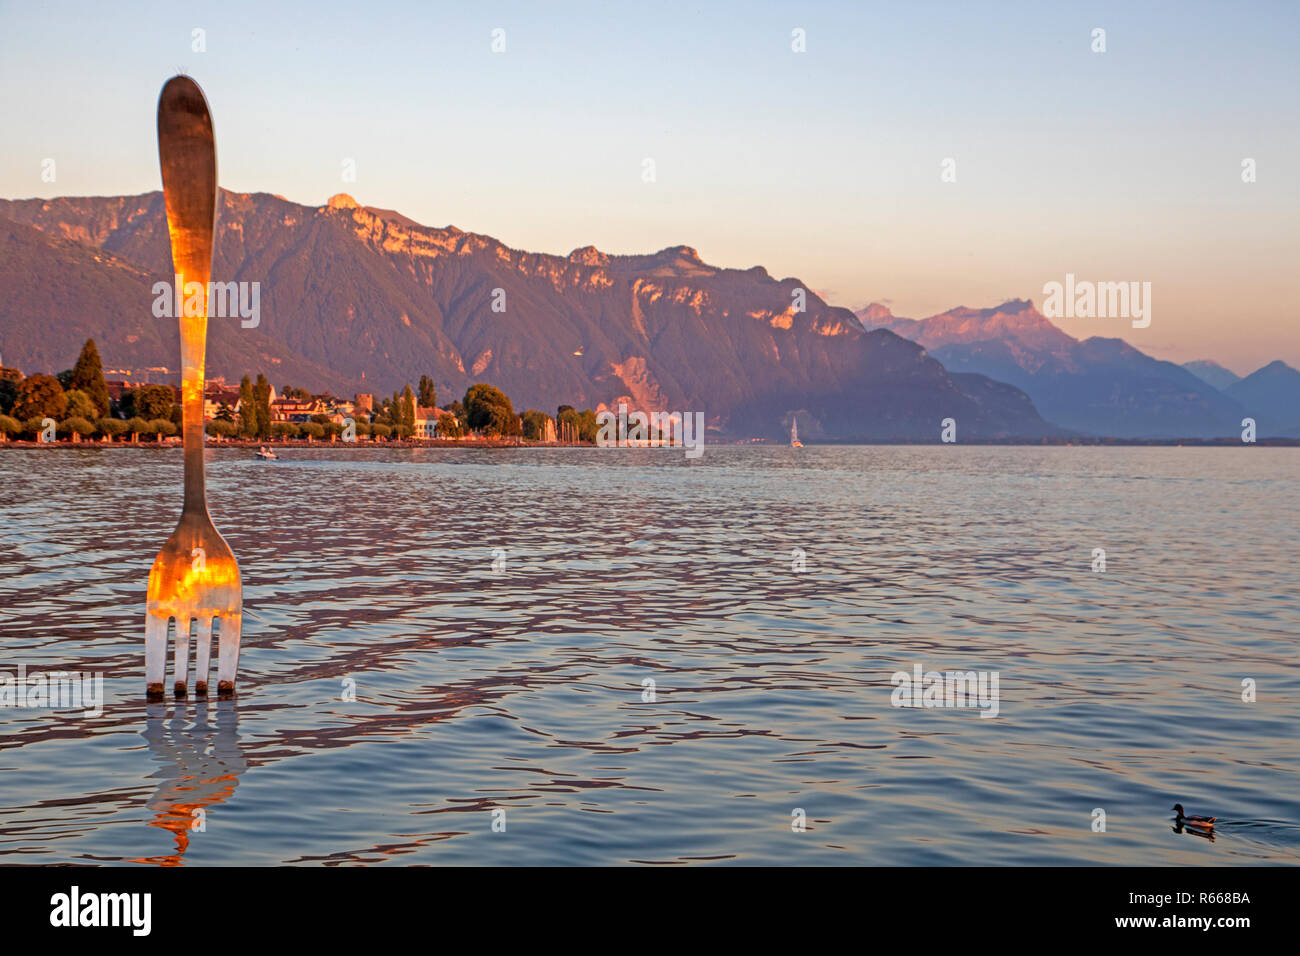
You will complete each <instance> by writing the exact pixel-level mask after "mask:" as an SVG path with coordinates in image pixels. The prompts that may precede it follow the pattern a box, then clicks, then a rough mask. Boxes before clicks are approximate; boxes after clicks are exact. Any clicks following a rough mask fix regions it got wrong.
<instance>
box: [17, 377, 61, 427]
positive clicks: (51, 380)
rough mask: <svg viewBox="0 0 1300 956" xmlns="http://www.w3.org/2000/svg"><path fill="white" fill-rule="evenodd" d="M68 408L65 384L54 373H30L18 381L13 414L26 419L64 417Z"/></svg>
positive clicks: (56, 418)
mask: <svg viewBox="0 0 1300 956" xmlns="http://www.w3.org/2000/svg"><path fill="white" fill-rule="evenodd" d="M67 410H68V398H67V396H66V395H65V394H64V393H63V386H62V385H60V384H59V381H58V379H56V378H55V377H54V376H53V375H40V374H37V375H29V376H27V377H26V378H25V379H23V380H22V381H21V382H19V383H18V394H17V397H16V398H15V400H14V407H13V415H14V417H15V418H21V419H23V420H24V421H26V420H27V419H29V418H53V419H54V420H56V421H57V420H59V419H61V418H63V416H64V414H66V412H67Z"/></svg>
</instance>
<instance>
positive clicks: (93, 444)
mask: <svg viewBox="0 0 1300 956" xmlns="http://www.w3.org/2000/svg"><path fill="white" fill-rule="evenodd" d="M804 444H805V445H806V446H808V447H811V448H816V447H823V448H835V447H858V446H863V447H869V446H872V445H908V446H915V447H926V446H944V445H945V443H944V442H938V441H911V440H908V439H903V438H882V439H876V440H873V441H843V442H805V443H804ZM951 444H953V445H977V446H981V447H989V448H994V447H1007V448H1010V447H1034V448H1048V447H1052V448H1097V447H1104V448H1162V447H1164V448H1184V447H1186V448H1239V447H1246V446H1249V445H1256V446H1259V447H1264V448H1297V447H1300V438H1260V439H1258V440H1257V441H1254V442H1243V441H1241V439H1239V438H1072V439H1068V440H1066V439H1054V438H1045V439H1037V438H988V439H970V440H967V441H961V442H952V443H951ZM263 445H265V446H266V447H267V448H271V449H277V448H293V449H302V448H305V449H331V450H338V451H360V450H367V449H379V450H382V449H385V448H463V449H476V448H482V449H488V448H521V449H523V448H599V447H601V446H598V445H595V444H593V443H591V442H541V441H521V442H516V441H505V440H501V439H490V438H487V439H475V440H464V439H453V438H447V439H441V438H426V439H419V440H415V441H413V440H411V439H398V440H395V441H388V440H384V441H357V442H345V441H312V442H308V441H302V440H297V439H295V440H289V441H274V440H273V441H220V442H213V441H205V442H204V443H203V447H204V448H205V449H209V448H211V449H219V448H248V449H252V450H254V451H256V450H257V449H258V448H260V447H262V446H263ZM705 446H706V447H714V448H737V447H745V448H785V447H787V446H786V445H785V444H784V443H782V442H776V441H770V442H769V441H753V440H749V441H746V440H738V441H729V442H721V441H718V442H705ZM183 447H184V446H183V444H182V443H181V441H180V439H178V438H176V439H172V440H170V441H164V442H156V441H148V442H144V441H142V442H130V441H114V442H105V441H99V440H95V439H91V440H86V441H79V442H72V441H54V442H41V441H28V440H26V439H8V440H6V441H0V451H3V450H4V449H6V448H14V449H30V448H48V449H55V448H63V449H71V448H137V449H153V450H155V451H158V450H166V449H170V448H174V449H177V450H181V449H182V448H183ZM610 447H620V448H623V447H628V448H630V449H637V448H662V449H666V450H673V449H680V448H681V447H682V446H681V445H637V446H610Z"/></svg>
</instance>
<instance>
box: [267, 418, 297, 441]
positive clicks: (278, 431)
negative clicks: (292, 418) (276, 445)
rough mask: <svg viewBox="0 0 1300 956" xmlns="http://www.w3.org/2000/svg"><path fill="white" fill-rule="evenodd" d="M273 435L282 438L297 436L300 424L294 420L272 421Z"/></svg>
mask: <svg viewBox="0 0 1300 956" xmlns="http://www.w3.org/2000/svg"><path fill="white" fill-rule="evenodd" d="M271 437H272V438H280V439H285V438H297V437H298V426H297V425H295V424H294V423H293V422H272V423H271Z"/></svg>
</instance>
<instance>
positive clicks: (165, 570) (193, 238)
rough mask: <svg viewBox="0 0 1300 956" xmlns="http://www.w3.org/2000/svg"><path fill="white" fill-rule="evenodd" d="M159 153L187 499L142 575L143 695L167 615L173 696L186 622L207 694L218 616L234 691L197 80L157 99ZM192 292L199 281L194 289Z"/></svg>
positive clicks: (198, 683)
mask: <svg viewBox="0 0 1300 956" xmlns="http://www.w3.org/2000/svg"><path fill="white" fill-rule="evenodd" d="M158 159H159V163H160V164H161V166H162V181H163V196H164V199H165V200H166V205H167V231H168V233H169V234H170V236H171V247H172V266H173V269H174V272H175V275H176V283H177V288H176V293H177V295H176V298H177V303H176V304H177V312H178V313H179V315H180V331H181V411H182V416H183V421H184V442H185V504H184V507H183V508H182V509H181V518H180V521H179V522H178V523H177V525H176V530H175V531H173V532H172V534H171V537H170V538H168V539H167V542H166V544H164V545H163V547H162V550H161V551H159V552H158V557H156V558H155V559H154V562H153V568H152V570H150V572H149V590H148V604H147V607H146V611H145V637H144V670H145V684H146V692H147V694H148V695H149V696H151V697H158V696H161V695H162V694H163V673H164V670H165V669H166V663H167V629H168V622H169V621H175V622H176V642H175V680H174V685H173V686H174V691H175V693H176V695H177V696H181V695H183V694H185V691H186V685H187V683H188V665H189V644H190V640H189V638H190V622H191V621H192V620H197V621H198V652H197V655H196V660H195V684H194V690H195V693H198V694H206V693H207V692H208V670H209V655H210V653H211V647H212V628H213V622H214V620H216V621H220V623H219V625H218V627H219V629H220V634H221V644H220V650H219V652H218V663H217V691H218V693H222V694H227V693H232V692H233V691H234V689H235V669H236V667H237V666H238V664H239V632H240V626H241V624H242V618H243V590H242V588H241V587H240V582H239V565H238V564H236V563H235V555H234V554H233V553H232V552H231V550H230V546H229V545H228V544H226V542H225V540H224V539H223V538H222V537H221V535H220V534H218V533H217V529H216V527H214V526H213V524H212V519H211V518H210V517H208V503H207V496H206V492H205V490H204V483H203V364H204V362H203V360H204V351H205V348H206V345H207V336H208V307H209V302H208V292H209V286H208V283H209V280H210V279H211V276H212V242H213V234H214V228H215V226H216V211H217V152H216V146H215V144H214V142H213V136H212V116H211V114H210V113H209V112H208V103H207V100H206V99H205V98H204V96H203V91H202V90H201V89H199V85H198V84H197V83H195V82H194V81H193V80H192V79H190V78H189V77H188V76H174V77H172V78H171V79H170V80H168V81H167V83H166V85H164V86H163V89H162V94H161V95H160V96H159V97H158ZM191 283H197V284H198V286H199V287H200V288H201V289H202V299H201V300H200V301H202V303H203V307H202V309H201V310H200V309H195V310H192V311H193V312H195V313H197V314H186V313H187V311H191V310H187V309H186V308H185V307H184V305H183V303H184V302H188V301H191V300H192V299H191V294H190V293H189V292H187V291H186V290H187V289H190V288H194V287H193V286H191ZM194 292H195V293H197V292H198V288H194Z"/></svg>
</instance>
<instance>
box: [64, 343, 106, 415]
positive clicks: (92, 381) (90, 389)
mask: <svg viewBox="0 0 1300 956" xmlns="http://www.w3.org/2000/svg"><path fill="white" fill-rule="evenodd" d="M72 387H73V388H75V389H79V390H80V391H83V392H85V393H86V395H87V396H88V397H89V398H90V400H91V401H92V402H93V403H94V405H95V416H94V417H96V418H103V417H104V416H105V415H107V414H108V413H109V410H110V407H111V405H112V403H111V402H110V401H109V400H108V383H107V382H105V381H104V366H103V365H102V364H101V363H100V361H99V349H97V348H96V347H95V340H94V339H86V344H85V345H83V346H82V347H81V354H80V355H79V356H77V364H76V365H74V366H73V368H72Z"/></svg>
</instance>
